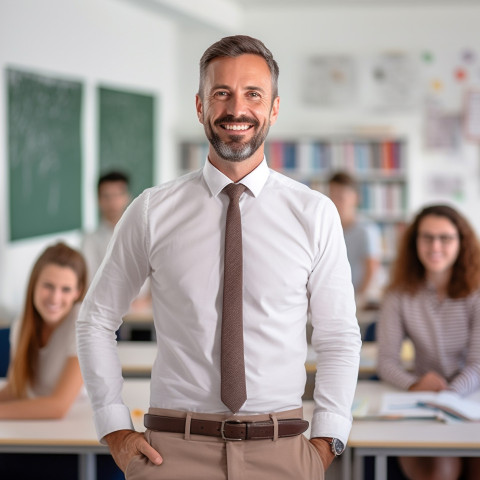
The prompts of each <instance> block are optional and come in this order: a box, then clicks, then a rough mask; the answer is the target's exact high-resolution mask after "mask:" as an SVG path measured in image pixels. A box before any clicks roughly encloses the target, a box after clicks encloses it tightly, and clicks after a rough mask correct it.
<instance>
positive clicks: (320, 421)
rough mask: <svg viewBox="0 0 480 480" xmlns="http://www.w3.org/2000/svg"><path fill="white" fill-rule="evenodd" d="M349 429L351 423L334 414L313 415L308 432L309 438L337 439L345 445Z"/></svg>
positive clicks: (320, 413)
mask: <svg viewBox="0 0 480 480" xmlns="http://www.w3.org/2000/svg"><path fill="white" fill-rule="evenodd" d="M351 429H352V421H351V420H349V419H346V418H345V417H342V416H340V415H337V414H336V413H329V412H319V413H314V415H313V418H312V426H311V430H310V432H311V433H310V438H315V437H332V438H338V439H339V440H340V441H341V442H342V443H343V444H344V445H346V444H347V440H348V436H349V435H350V430H351Z"/></svg>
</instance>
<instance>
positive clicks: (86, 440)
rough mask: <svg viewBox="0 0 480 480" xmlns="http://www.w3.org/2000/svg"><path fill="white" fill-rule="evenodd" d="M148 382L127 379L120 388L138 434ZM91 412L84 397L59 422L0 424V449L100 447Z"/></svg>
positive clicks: (12, 421)
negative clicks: (2, 447)
mask: <svg viewBox="0 0 480 480" xmlns="http://www.w3.org/2000/svg"><path fill="white" fill-rule="evenodd" d="M149 397H150V381H149V380H148V379H128V380H126V381H125V384H124V388H123V398H124V401H125V403H126V404H127V405H128V407H129V408H130V411H131V412H132V417H133V420H134V425H135V428H136V429H137V430H144V428H143V425H142V423H143V414H144V413H146V411H147V410H148V405H149V401H150V398H149ZM92 415H93V414H92V409H91V407H90V403H89V400H88V397H87V394H86V393H85V392H84V391H82V393H81V394H80V396H79V398H77V400H76V402H75V403H74V405H73V406H72V408H71V409H70V411H69V412H68V413H67V415H66V416H65V417H64V418H63V419H61V420H0V446H1V445H18V446H25V445H32V446H38V445H41V446H45V445H52V446H58V445H60V446H73V447H88V446H96V447H99V448H103V449H105V447H101V446H100V444H99V442H98V440H97V435H96V433H95V427H94V425H93V419H92Z"/></svg>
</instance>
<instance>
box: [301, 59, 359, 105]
mask: <svg viewBox="0 0 480 480" xmlns="http://www.w3.org/2000/svg"><path fill="white" fill-rule="evenodd" d="M354 70H355V66H354V62H353V59H352V58H351V57H349V56H344V55H316V56H313V57H311V58H309V59H308V60H307V64H306V68H305V75H304V80H303V84H304V88H303V92H304V93H303V99H302V100H303V102H304V103H305V104H306V105H315V106H323V107H344V106H346V107H350V106H352V105H353V103H355V101H356V87H355V72H354Z"/></svg>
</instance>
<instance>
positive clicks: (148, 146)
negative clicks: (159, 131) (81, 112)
mask: <svg viewBox="0 0 480 480" xmlns="http://www.w3.org/2000/svg"><path fill="white" fill-rule="evenodd" d="M98 98H99V128H100V131H99V164H100V174H103V173H105V172H108V171H110V170H121V171H123V172H125V173H127V174H128V175H129V177H130V185H131V187H130V188H131V192H132V195H134V196H136V195H138V194H139V193H141V192H142V191H143V190H144V189H145V188H147V187H151V186H152V185H153V162H154V112H155V98H154V97H153V96H152V95H146V94H143V93H136V92H127V91H123V90H114V89H109V88H104V87H99V89H98Z"/></svg>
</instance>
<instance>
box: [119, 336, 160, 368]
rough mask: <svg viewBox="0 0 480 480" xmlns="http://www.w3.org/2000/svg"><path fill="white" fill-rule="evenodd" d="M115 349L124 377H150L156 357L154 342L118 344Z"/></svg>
mask: <svg viewBox="0 0 480 480" xmlns="http://www.w3.org/2000/svg"><path fill="white" fill-rule="evenodd" d="M117 348H118V357H119V358H120V363H121V364H122V371H123V373H124V375H130V376H131V375H150V373H151V370H152V366H153V362H154V361H155V357H156V355H157V345H156V343H155V342H133V341H125V342H118V344H117Z"/></svg>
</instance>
